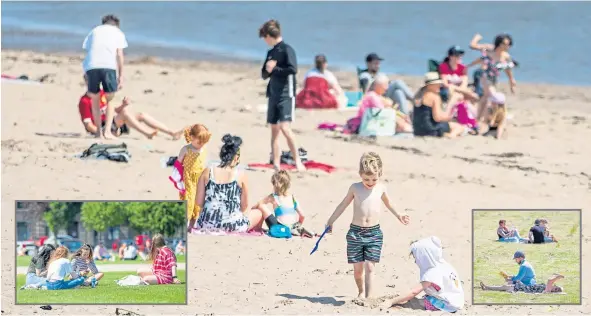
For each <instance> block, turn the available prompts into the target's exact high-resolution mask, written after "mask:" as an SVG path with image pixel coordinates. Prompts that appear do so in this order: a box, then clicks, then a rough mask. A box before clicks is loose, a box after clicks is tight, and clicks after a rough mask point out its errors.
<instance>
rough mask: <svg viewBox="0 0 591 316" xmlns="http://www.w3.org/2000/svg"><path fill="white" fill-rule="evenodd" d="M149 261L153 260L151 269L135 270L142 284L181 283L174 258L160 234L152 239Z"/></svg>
mask: <svg viewBox="0 0 591 316" xmlns="http://www.w3.org/2000/svg"><path fill="white" fill-rule="evenodd" d="M149 260H153V263H152V269H145V268H140V269H138V270H137V274H138V275H139V276H140V277H141V278H142V281H144V283H146V284H148V285H150V284H151V285H156V284H172V283H174V284H180V283H181V281H180V280H179V279H178V278H177V275H176V271H177V270H176V256H175V255H174V252H173V251H172V249H170V248H168V246H166V242H165V241H164V237H163V236H162V235H161V234H156V235H154V237H152V249H150V256H149Z"/></svg>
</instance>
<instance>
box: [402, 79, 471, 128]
mask: <svg viewBox="0 0 591 316" xmlns="http://www.w3.org/2000/svg"><path fill="white" fill-rule="evenodd" d="M424 82H425V84H424V85H423V87H422V88H421V89H420V92H419V93H418V94H417V95H420V97H419V98H418V100H416V104H415V108H414V114H413V118H412V125H413V129H414V135H415V136H433V137H446V138H455V137H458V136H460V135H462V134H463V132H464V130H465V127H464V126H463V125H460V124H458V123H456V122H451V120H452V119H453V109H454V108H453V107H452V106H448V107H447V109H445V110H444V109H443V107H442V106H441V104H442V100H441V95H440V94H439V92H440V90H441V85H442V84H443V80H441V77H440V76H439V74H438V73H437V72H428V73H426V74H425V81H424Z"/></svg>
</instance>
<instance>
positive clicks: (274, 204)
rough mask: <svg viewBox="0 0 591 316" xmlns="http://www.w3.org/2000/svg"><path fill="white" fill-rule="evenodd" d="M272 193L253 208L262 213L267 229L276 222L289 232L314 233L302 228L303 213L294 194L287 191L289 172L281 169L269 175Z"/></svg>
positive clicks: (305, 235)
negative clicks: (289, 230)
mask: <svg viewBox="0 0 591 316" xmlns="http://www.w3.org/2000/svg"><path fill="white" fill-rule="evenodd" d="M271 184H273V193H272V194H269V195H267V196H266V197H264V198H263V199H262V200H260V201H259V202H258V203H257V204H256V205H255V206H254V207H253V208H254V209H258V210H260V211H261V213H262V217H263V219H264V220H265V223H267V227H269V229H270V228H271V227H272V226H274V225H277V224H281V225H285V226H287V227H288V228H290V229H291V234H292V235H295V236H302V237H310V238H311V237H313V236H314V235H313V234H312V233H311V232H309V231H307V230H306V229H304V227H303V226H302V224H303V223H304V218H305V217H304V214H303V212H302V208H301V206H300V204H299V203H298V201H297V200H296V198H295V196H293V194H291V193H290V192H289V188H290V187H291V178H290V176H289V173H287V171H285V170H281V171H278V172H276V173H275V174H273V176H272V177H271Z"/></svg>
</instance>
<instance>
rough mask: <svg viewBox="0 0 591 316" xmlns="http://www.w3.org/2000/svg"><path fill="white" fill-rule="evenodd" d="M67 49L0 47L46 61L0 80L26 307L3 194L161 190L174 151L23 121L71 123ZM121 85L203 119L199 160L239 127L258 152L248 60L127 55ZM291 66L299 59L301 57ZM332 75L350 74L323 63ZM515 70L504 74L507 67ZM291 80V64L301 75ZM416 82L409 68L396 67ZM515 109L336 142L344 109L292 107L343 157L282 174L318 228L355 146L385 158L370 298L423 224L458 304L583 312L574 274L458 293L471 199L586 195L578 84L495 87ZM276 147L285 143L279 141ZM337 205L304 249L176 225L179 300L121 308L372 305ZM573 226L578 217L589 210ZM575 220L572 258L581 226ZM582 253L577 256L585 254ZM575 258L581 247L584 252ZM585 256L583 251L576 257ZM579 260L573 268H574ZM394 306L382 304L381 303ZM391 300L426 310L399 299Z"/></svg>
mask: <svg viewBox="0 0 591 316" xmlns="http://www.w3.org/2000/svg"><path fill="white" fill-rule="evenodd" d="M80 61H81V59H80V56H66V55H45V54H39V53H33V52H13V51H2V73H5V74H13V75H20V74H27V75H29V76H30V77H32V78H36V77H40V76H42V75H45V74H51V77H50V80H49V82H48V83H45V84H42V85H18V84H11V83H5V82H3V83H2V92H3V93H2V274H3V277H2V285H3V291H2V306H3V307H2V309H3V312H4V313H6V314H30V313H31V312H32V311H38V312H39V313H43V314H45V313H46V312H43V311H41V310H40V309H38V307H33V310H32V309H31V307H29V306H20V307H19V306H14V305H13V304H14V279H13V275H14V266H13V264H14V257H13V256H14V239H13V238H14V228H15V223H14V201H15V200H16V199H174V198H176V196H177V195H176V192H175V190H174V189H173V187H172V185H171V183H170V182H169V180H168V179H167V177H168V176H169V174H170V169H163V168H161V167H160V163H159V160H160V158H161V157H163V156H166V155H176V153H177V152H178V150H179V149H180V147H181V146H182V145H183V142H182V141H177V142H173V141H170V140H169V139H167V138H166V137H163V136H159V137H158V138H157V139H155V140H152V141H148V140H146V139H144V138H143V137H140V136H139V135H138V133H137V132H135V133H132V135H131V136H129V137H125V138H122V139H121V140H122V141H124V142H125V143H127V144H128V145H129V146H130V151H131V152H132V154H133V160H132V162H131V163H129V164H117V163H112V162H108V161H81V160H79V159H77V158H75V157H74V155H75V154H78V153H81V152H82V150H84V149H85V148H87V147H88V146H89V145H90V144H92V143H93V142H94V141H93V139H90V138H87V137H86V136H82V137H73V138H71V137H62V136H57V137H50V136H40V135H37V134H36V133H42V134H55V133H80V134H81V135H84V133H83V127H82V124H81V123H80V121H79V115H78V112H77V102H78V98H79V97H80V96H81V95H82V94H83V93H84V91H85V88H84V86H83V81H82V69H81V62H80ZM125 72H126V81H125V83H124V85H125V86H124V90H122V91H121V93H120V94H118V96H117V98H116V100H115V102H119V101H120V100H121V98H122V97H123V96H124V95H127V96H129V97H130V98H131V99H132V101H133V103H132V106H133V107H134V108H135V110H136V111H145V112H148V113H150V114H152V115H153V116H155V117H158V118H161V120H162V121H163V122H165V123H166V124H168V125H169V126H171V127H173V128H181V127H182V126H184V125H186V124H192V123H197V122H201V123H205V124H207V126H208V127H209V128H210V129H211V130H212V131H213V133H214V137H213V138H212V141H211V145H210V158H215V157H216V152H217V150H218V149H219V145H220V141H219V140H220V139H221V137H222V135H223V134H224V133H228V132H229V133H235V134H237V135H240V136H242V137H243V138H244V144H245V145H244V148H243V150H242V161H243V162H264V161H266V160H267V158H268V153H269V148H268V147H269V141H268V136H269V131H268V129H267V128H266V127H265V123H264V122H265V114H262V113H257V112H249V111H244V110H243V107H244V106H245V105H252V106H256V105H258V104H263V103H265V99H264V91H265V82H263V81H262V80H261V79H260V78H259V72H260V65H258V64H256V65H253V64H220V63H206V62H178V63H172V62H160V61H157V60H154V59H143V60H136V61H135V62H132V61H130V62H129V64H128V66H126V70H125ZM300 73H303V71H301V72H300ZM336 75H337V77H338V78H339V79H340V80H341V83H342V85H343V86H344V87H353V86H354V85H355V82H356V79H355V75H354V74H353V73H342V72H337V73H336ZM517 78H519V72H517ZM300 79H301V74H300ZM404 79H405V80H407V81H408V83H409V84H410V85H411V86H412V87H413V88H415V89H416V88H417V87H418V86H419V83H420V78H407V77H405V78H404ZM509 100H510V103H509V107H510V109H511V113H512V114H513V115H514V119H513V120H512V121H511V123H510V127H509V131H508V136H509V138H508V139H505V140H500V141H497V140H494V139H491V138H484V137H467V138H463V139H457V140H439V139H414V140H412V139H387V140H386V139H380V140H379V141H378V143H376V144H367V143H360V142H355V141H347V140H346V139H345V138H342V137H339V136H334V135H332V134H325V133H323V132H320V131H317V130H316V126H317V124H318V123H320V122H321V121H324V120H330V121H334V122H344V121H345V120H346V118H347V117H349V116H351V115H352V113H350V112H349V113H342V112H333V111H328V112H304V111H298V113H297V116H298V119H297V121H296V122H295V124H294V129H295V130H296V131H297V134H298V135H297V136H298V141H299V142H300V143H301V144H302V145H303V146H304V147H305V148H306V149H307V150H308V152H309V155H310V156H311V158H313V159H314V160H317V161H321V162H326V163H331V164H334V165H336V166H337V167H340V168H342V170H341V171H339V172H336V173H333V174H330V175H328V174H324V173H318V172H310V173H307V174H298V175H295V174H294V176H293V178H294V180H293V188H294V189H293V192H294V193H295V194H296V195H297V196H298V198H299V199H300V200H301V204H302V206H303V207H305V211H306V212H307V213H308V219H307V226H308V227H310V228H312V229H316V230H320V229H321V228H322V226H323V224H324V223H325V221H326V220H327V218H328V217H329V216H330V214H331V212H332V211H333V210H334V208H335V206H336V205H337V204H338V202H339V201H340V199H342V197H343V196H344V194H345V193H346V190H347V187H348V186H349V185H350V184H351V183H352V182H353V181H357V180H358V176H357V174H356V169H355V168H356V167H357V163H358V159H359V157H360V155H361V154H362V153H363V152H364V151H369V150H371V151H376V152H378V153H379V154H380V155H381V156H382V158H383V160H384V161H385V175H384V181H386V183H387V185H388V188H389V191H390V194H391V196H392V197H393V199H394V202H395V205H397V207H398V209H400V210H403V209H409V211H408V212H409V214H410V215H411V217H412V222H411V224H410V225H409V226H406V227H404V226H402V225H401V224H399V223H398V222H397V221H396V219H395V218H394V217H393V216H392V215H390V214H384V215H383V218H382V223H381V224H382V227H383V230H384V234H385V243H384V249H383V256H382V261H381V263H380V264H379V265H378V268H377V278H376V294H377V295H378V296H384V295H396V294H403V292H406V291H407V290H408V289H410V287H411V286H414V285H415V284H417V282H418V270H417V268H416V265H415V264H414V262H413V260H412V259H411V258H409V257H408V244H409V241H411V240H413V239H417V238H420V237H424V236H428V235H437V236H439V237H440V238H441V240H442V241H443V243H444V244H445V257H446V258H447V259H448V261H449V262H451V263H452V264H453V265H454V266H455V267H456V268H457V270H458V271H459V273H460V274H461V278H462V280H463V282H464V289H465V292H466V305H467V306H466V308H465V309H464V310H463V311H461V313H460V314H487V315H489V314H507V313H511V314H513V315H524V314H548V315H550V314H579V313H589V312H591V307H590V306H589V300H588V298H589V296H590V294H591V284H590V283H589V282H583V292H582V296H583V305H582V306H562V307H548V306H471V305H470V302H471V295H472V291H471V287H472V279H471V260H470V258H471V242H470V240H471V209H472V208H536V207H539V208H584V207H588V206H589V205H591V163H589V157H591V146H589V144H590V142H589V139H591V88H589V87H567V86H551V85H541V84H525V83H523V84H520V85H519V91H518V93H517V95H515V96H510V98H509ZM284 147H286V146H285V145H284ZM248 176H249V181H250V189H251V192H250V196H249V197H250V199H251V201H252V202H254V201H255V200H256V199H259V198H260V197H262V196H263V195H265V194H268V193H269V190H270V183H269V178H270V176H271V172H261V171H257V172H254V171H253V172H249V173H248ZM350 218H351V210H348V211H347V212H346V213H345V214H344V215H343V216H342V217H341V218H340V219H339V221H337V223H336V225H335V229H334V233H333V235H331V236H328V237H327V238H326V240H324V241H323V242H322V243H321V245H320V250H319V251H318V252H317V253H316V254H314V255H313V256H309V252H310V250H311V249H312V247H313V243H314V241H313V240H311V239H293V240H289V241H286V240H275V239H270V238H266V237H241V238H238V237H213V236H191V237H190V238H189V241H188V242H189V244H188V252H189V257H188V264H189V266H188V268H189V269H188V270H189V271H188V276H189V284H188V285H189V290H190V291H189V305H188V306H178V307H168V306H156V307H152V306H139V307H135V306H134V307H126V309H128V310H132V311H135V312H138V313H141V314H156V313H159V314H169V315H172V314H176V315H178V314H193V315H194V314H203V313H206V314H262V313H268V314H329V313H340V314H377V313H386V312H387V310H386V309H382V308H380V307H376V308H373V309H372V308H371V306H370V307H367V306H360V305H358V304H355V303H354V301H353V297H354V296H355V295H356V287H355V283H354V281H353V276H352V268H351V266H350V265H348V264H347V262H346V256H345V237H344V235H345V232H346V230H347V228H348V225H349V220H350ZM583 220H584V223H585V224H587V225H588V224H591V215H590V213H589V212H588V210H584V211H583ZM583 234H584V237H583V238H584V241H583V244H582V245H583V249H586V250H585V251H584V255H583V256H584V257H585V256H588V255H589V249H591V248H590V247H589V244H590V243H589V239H590V237H588V236H587V235H585V231H583ZM584 259H585V258H584ZM587 259H588V258H587ZM587 267H588V264H587ZM588 273H589V271H588V269H587V270H586V271H584V272H583V275H588ZM114 312H115V306H107V307H105V306H98V307H97V308H91V309H89V308H87V307H83V306H67V307H66V306H55V307H54V310H53V311H52V312H51V314H52V315H58V314H61V315H65V314H67V313H70V314H78V315H80V314H83V313H84V314H87V313H92V314H113V313H114ZM389 312H390V313H394V311H393V310H389ZM401 312H403V313H418V314H426V312H423V311H414V310H403V311H401Z"/></svg>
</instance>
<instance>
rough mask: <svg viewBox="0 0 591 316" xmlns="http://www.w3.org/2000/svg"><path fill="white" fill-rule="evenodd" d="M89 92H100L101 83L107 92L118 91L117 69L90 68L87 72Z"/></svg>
mask: <svg viewBox="0 0 591 316" xmlns="http://www.w3.org/2000/svg"><path fill="white" fill-rule="evenodd" d="M86 78H87V79H88V92H90V93H99V91H100V89H101V84H102V86H103V91H105V93H113V92H116V91H117V86H118V84H117V71H116V70H115V69H104V68H100V69H90V70H89V71H87V72H86Z"/></svg>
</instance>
